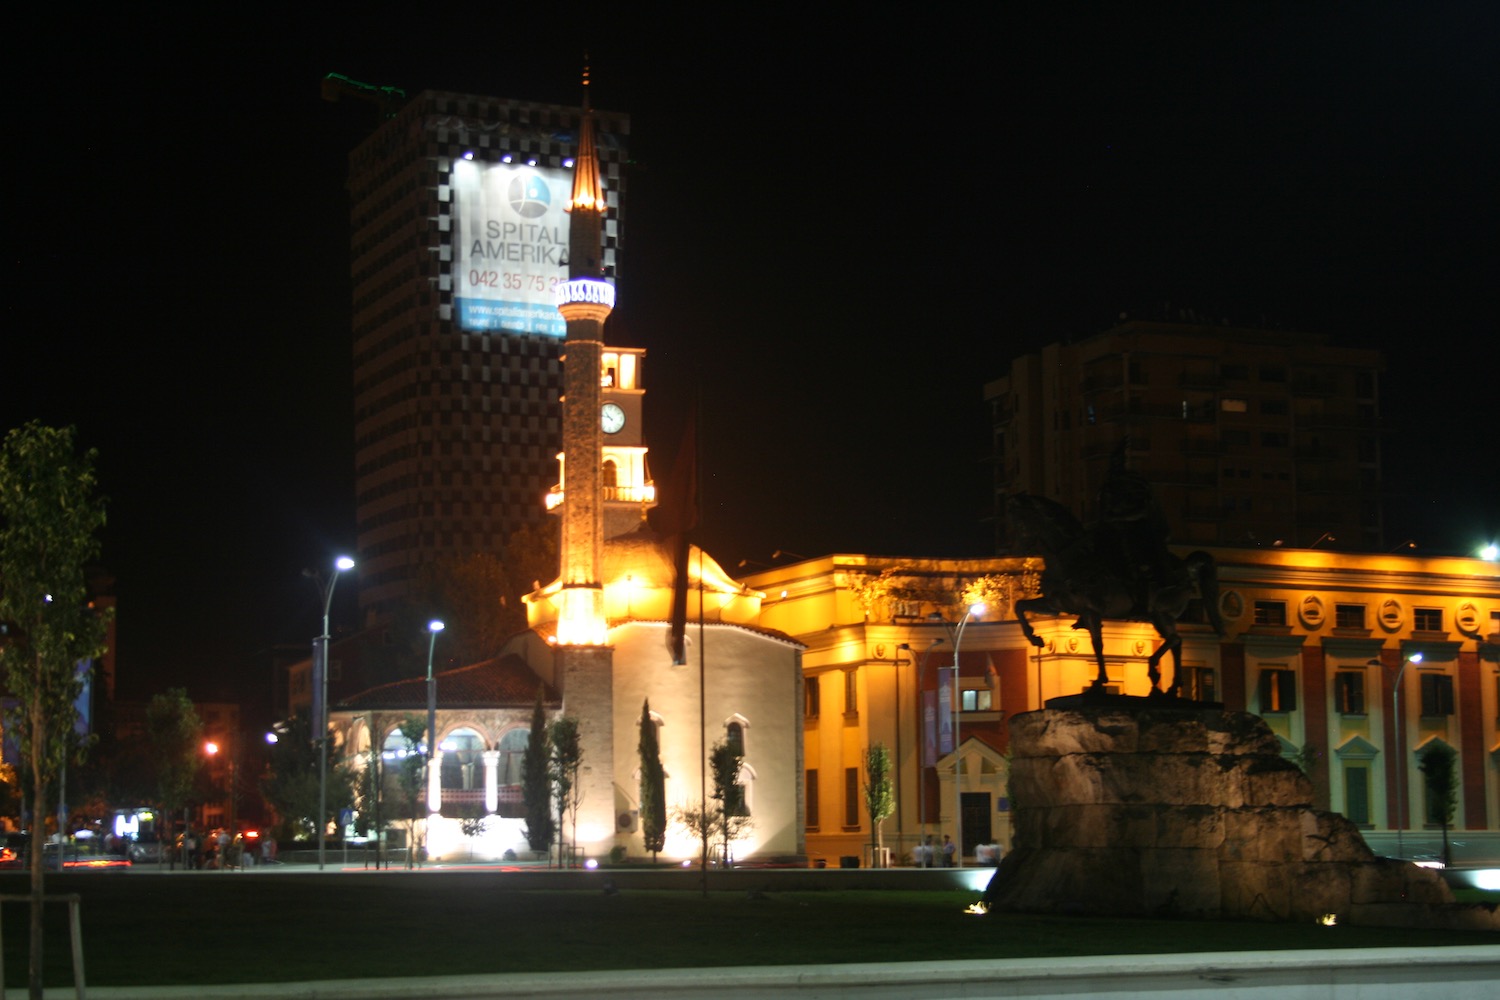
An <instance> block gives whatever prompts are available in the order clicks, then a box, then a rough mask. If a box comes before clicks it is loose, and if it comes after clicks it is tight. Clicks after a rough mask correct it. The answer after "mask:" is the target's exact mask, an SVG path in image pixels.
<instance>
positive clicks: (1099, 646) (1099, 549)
mask: <svg viewBox="0 0 1500 1000" xmlns="http://www.w3.org/2000/svg"><path fill="white" fill-rule="evenodd" d="M1099 501H1100V502H1099V507H1100V516H1099V523H1098V524H1097V525H1095V526H1094V527H1093V528H1092V529H1088V528H1085V527H1084V526H1083V524H1082V523H1081V522H1080V521H1079V520H1078V519H1077V518H1076V517H1074V516H1073V514H1072V512H1070V511H1069V510H1068V509H1067V508H1066V507H1064V506H1063V505H1062V504H1060V503H1057V502H1056V501H1053V500H1049V499H1047V498H1046V497H1039V496H1035V495H1032V494H1028V493H1018V494H1015V495H1013V496H1011V497H1009V498H1008V500H1007V502H1006V513H1007V517H1008V519H1009V521H1010V525H1011V527H1012V529H1013V531H1014V534H1015V539H1016V542H1017V543H1018V544H1019V546H1020V547H1022V548H1023V549H1024V550H1025V551H1028V552H1034V553H1036V554H1037V555H1040V556H1041V557H1042V559H1043V561H1044V563H1045V568H1044V569H1043V571H1042V576H1041V592H1042V593H1041V596H1040V597H1033V598H1029V599H1025V600H1020V601H1017V602H1016V603H1015V609H1016V618H1017V620H1018V621H1019V622H1020V625H1021V631H1022V632H1023V633H1025V635H1026V638H1027V639H1028V640H1029V641H1030V642H1031V644H1032V645H1033V646H1041V645H1043V642H1042V638H1041V636H1039V635H1037V634H1036V632H1035V630H1033V629H1032V627H1031V623H1030V622H1029V621H1027V618H1026V616H1027V614H1028V613H1030V614H1046V613H1051V614H1068V615H1076V616H1077V618H1078V620H1077V621H1076V622H1074V623H1073V627H1074V628H1076V629H1083V630H1085V631H1087V632H1088V634H1089V638H1090V639H1091V640H1092V641H1093V645H1094V659H1095V661H1096V662H1097V663H1098V666H1099V673H1098V676H1097V677H1096V678H1095V679H1094V683H1093V685H1092V686H1091V688H1090V690H1091V691H1095V692H1102V691H1103V690H1104V686H1105V684H1106V683H1107V681H1108V673H1107V672H1106V670H1105V667H1104V640H1103V635H1102V632H1103V623H1104V620H1105V619H1111V620H1120V619H1125V620H1134V621H1149V622H1150V623H1151V625H1152V626H1153V627H1154V628H1155V629H1156V632H1157V634H1158V635H1159V636H1161V639H1162V644H1161V646H1160V647H1158V648H1157V649H1156V650H1155V651H1154V652H1153V653H1152V654H1151V656H1150V657H1149V658H1148V659H1147V661H1146V662H1147V676H1148V677H1149V678H1150V679H1151V693H1152V694H1153V695H1160V694H1165V695H1168V696H1170V697H1174V698H1175V697H1178V696H1179V692H1180V691H1181V689H1182V637H1181V636H1179V635H1178V634H1177V620H1178V618H1180V617H1181V616H1182V613H1183V612H1184V611H1185V610H1186V609H1187V606H1188V602H1189V601H1191V600H1192V599H1193V598H1195V597H1201V598H1202V600H1203V607H1204V610H1205V611H1206V612H1207V614H1208V620H1209V623H1210V624H1211V625H1212V626H1213V628H1214V631H1215V632H1217V633H1218V634H1219V635H1223V634H1224V622H1223V619H1222V618H1221V617H1220V616H1219V594H1218V580H1217V577H1216V575H1215V571H1214V560H1213V557H1212V556H1211V555H1209V554H1208V553H1207V552H1194V553H1192V554H1191V555H1189V556H1187V557H1186V558H1181V557H1179V556H1177V555H1175V554H1174V553H1173V552H1172V551H1171V550H1170V549H1169V548H1168V547H1167V537H1168V530H1167V523H1166V518H1165V517H1164V516H1163V514H1162V511H1161V507H1160V505H1159V504H1158V503H1157V502H1156V499H1155V497H1154V496H1153V495H1152V493H1151V488H1150V485H1149V484H1148V483H1147V482H1146V480H1145V478H1144V477H1142V476H1141V475H1140V474H1139V473H1135V472H1132V471H1130V470H1128V469H1126V467H1125V442H1121V444H1120V447H1119V448H1118V449H1116V451H1115V454H1114V456H1113V457H1112V458H1111V459H1110V468H1109V474H1108V475H1107V476H1106V478H1105V482H1104V485H1103V487H1102V488H1101V489H1100V491H1099ZM1168 652H1170V653H1171V654H1172V685H1171V687H1170V688H1167V689H1165V690H1163V689H1162V688H1161V670H1160V664H1161V660H1162V657H1164V656H1165V655H1166V654H1167V653H1168Z"/></svg>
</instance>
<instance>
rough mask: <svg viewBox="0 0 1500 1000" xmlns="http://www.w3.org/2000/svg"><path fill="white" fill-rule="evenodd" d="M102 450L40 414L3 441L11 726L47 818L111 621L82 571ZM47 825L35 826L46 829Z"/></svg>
mask: <svg viewBox="0 0 1500 1000" xmlns="http://www.w3.org/2000/svg"><path fill="white" fill-rule="evenodd" d="M96 458H97V453H95V452H94V451H92V450H90V451H86V452H84V453H83V454H82V455H79V454H77V453H76V452H75V450H74V446H73V429H72V428H55V427H44V426H42V425H41V424H39V423H37V422H35V421H33V422H31V423H28V424H26V425H25V426H24V427H18V428H15V429H13V430H11V431H10V432H9V433H7V434H6V435H5V440H4V443H3V445H0V625H3V626H4V627H5V635H4V641H3V642H0V660H3V663H4V666H5V681H6V685H7V686H8V687H9V689H10V693H11V695H12V696H13V697H14V698H15V700H16V705H15V708H14V709H13V710H12V712H11V713H10V718H9V719H8V720H7V724H6V730H7V733H9V734H14V736H15V738H16V742H17V745H18V747H19V749H20V752H21V756H22V757H23V758H24V759H25V760H26V762H27V764H28V766H29V768H30V771H31V774H30V778H31V785H32V804H31V808H32V815H33V816H34V817H36V818H37V819H38V820H39V819H40V817H42V816H44V815H46V800H47V790H48V786H49V785H50V784H51V783H52V782H54V781H55V780H56V778H57V776H58V774H59V772H61V771H62V769H63V768H64V766H65V764H66V761H67V760H68V759H69V758H74V759H77V760H80V761H81V760H82V759H83V753H84V751H85V750H86V745H85V744H84V743H83V742H82V741H80V740H79V739H78V737H77V734H76V732H75V729H74V719H75V717H76V714H77V713H76V711H75V709H74V704H75V703H76V702H77V700H78V696H79V694H80V692H81V691H82V688H83V678H82V675H81V674H80V672H79V665H80V664H82V663H86V662H87V661H89V660H92V659H93V658H95V657H97V656H99V655H100V654H101V653H103V652H104V640H105V635H106V627H107V622H106V619H105V617H104V616H103V615H101V614H98V613H96V612H95V610H94V609H93V608H92V607H91V606H90V602H89V594H88V584H87V580H86V577H85V571H86V569H87V566H88V563H89V562H90V560H92V559H94V558H95V557H96V556H97V555H98V552H99V542H98V539H97V538H96V537H95V533H96V532H97V531H98V530H99V529H100V528H102V527H103V526H104V501H103V500H102V499H101V498H100V497H99V496H98V493H97V489H98V481H97V479H96V477H95V474H94V462H95V460H96ZM41 829H42V824H41V823H40V822H37V823H35V824H34V826H33V830H34V831H36V832H37V833H40V831H41ZM36 839H37V845H38V849H37V850H34V851H32V852H31V950H30V973H29V980H28V985H29V989H30V991H31V995H32V996H34V997H40V996H41V995H42V897H43V890H42V853H43V852H42V851H41V850H40V842H41V837H40V836H37V838H36Z"/></svg>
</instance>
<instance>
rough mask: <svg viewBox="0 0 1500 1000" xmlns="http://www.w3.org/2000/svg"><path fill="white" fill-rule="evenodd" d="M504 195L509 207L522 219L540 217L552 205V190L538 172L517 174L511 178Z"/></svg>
mask: <svg viewBox="0 0 1500 1000" xmlns="http://www.w3.org/2000/svg"><path fill="white" fill-rule="evenodd" d="M506 197H507V198H508V199H509V200H510V207H511V208H513V209H514V210H515V212H516V214H517V215H519V216H520V217H521V218H523V219H536V218H540V217H541V216H543V215H546V214H547V209H549V208H551V207H552V191H551V190H550V189H549V188H548V187H547V182H546V181H545V180H543V179H542V177H541V175H540V174H534V173H522V174H517V175H516V176H515V177H514V178H512V179H511V182H510V188H509V190H507V191H506Z"/></svg>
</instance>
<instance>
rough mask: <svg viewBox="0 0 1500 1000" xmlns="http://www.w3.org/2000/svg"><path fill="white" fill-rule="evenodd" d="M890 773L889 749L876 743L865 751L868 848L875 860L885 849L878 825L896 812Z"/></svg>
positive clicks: (883, 838)
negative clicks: (868, 822)
mask: <svg viewBox="0 0 1500 1000" xmlns="http://www.w3.org/2000/svg"><path fill="white" fill-rule="evenodd" d="M891 771H892V768H891V750H890V747H888V746H886V745H885V744H884V743H876V744H875V745H874V746H872V747H870V748H869V749H868V750H866V751H865V809H866V810H867V811H868V812H869V814H870V827H871V830H870V837H871V839H870V846H871V847H873V848H875V850H874V851H872V852H871V857H873V858H876V859H878V858H879V857H880V856H881V855H882V854H883V851H882V850H881V849H882V848H884V847H885V834H884V832H883V831H882V830H881V827H880V825H881V824H882V823H884V822H885V819H886V817H887V816H889V815H890V814H891V813H893V812H895V811H896V794H895V790H894V788H893V787H892V783H891ZM877 864H878V861H877Z"/></svg>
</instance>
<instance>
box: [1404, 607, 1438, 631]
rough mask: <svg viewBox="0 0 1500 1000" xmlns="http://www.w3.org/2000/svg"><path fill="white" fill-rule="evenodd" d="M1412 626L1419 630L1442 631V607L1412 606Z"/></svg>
mask: <svg viewBox="0 0 1500 1000" xmlns="http://www.w3.org/2000/svg"><path fill="white" fill-rule="evenodd" d="M1411 622H1412V628H1414V629H1415V630H1417V631H1418V632H1441V631H1442V630H1443V609H1442V608H1412V609H1411Z"/></svg>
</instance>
